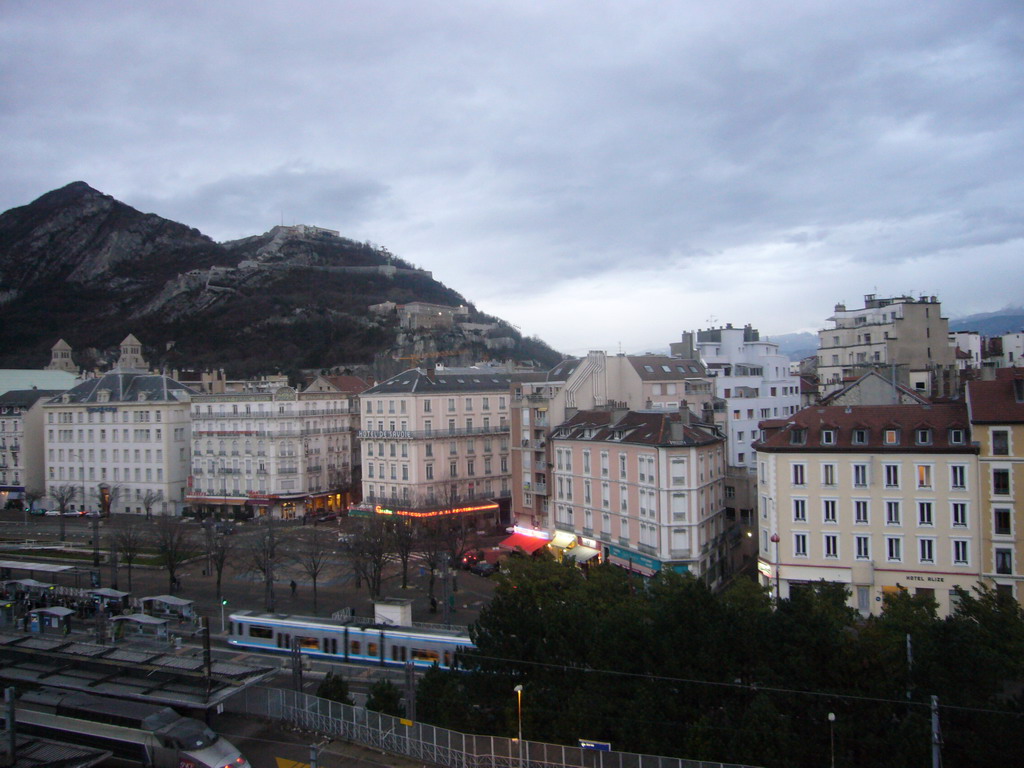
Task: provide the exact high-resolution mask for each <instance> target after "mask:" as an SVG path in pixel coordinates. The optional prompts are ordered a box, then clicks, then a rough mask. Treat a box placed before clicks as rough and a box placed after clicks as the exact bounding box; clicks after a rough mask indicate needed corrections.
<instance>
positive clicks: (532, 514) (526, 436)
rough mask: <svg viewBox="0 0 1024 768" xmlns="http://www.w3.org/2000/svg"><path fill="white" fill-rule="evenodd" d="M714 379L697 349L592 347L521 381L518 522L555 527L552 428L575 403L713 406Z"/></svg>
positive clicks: (516, 431) (515, 425) (516, 447)
mask: <svg viewBox="0 0 1024 768" xmlns="http://www.w3.org/2000/svg"><path fill="white" fill-rule="evenodd" d="M713 399H714V385H713V383H712V382H711V380H710V379H709V377H708V375H707V370H706V368H705V367H704V364H703V363H701V361H700V360H699V359H697V358H696V356H695V355H694V354H692V350H691V355H690V356H686V357H675V356H669V355H621V354H620V355H615V356H611V357H610V356H608V355H607V354H606V353H604V352H600V351H594V352H590V353H589V354H588V355H587V356H586V357H584V358H570V359H568V360H564V361H562V362H561V363H559V364H558V365H557V366H555V367H554V368H552V369H551V370H550V371H548V372H547V373H546V374H538V375H536V376H534V377H532V378H529V377H528V378H525V379H523V380H521V381H517V382H516V383H515V385H514V389H513V391H512V402H511V411H510V421H511V433H512V437H513V440H512V454H511V461H512V477H514V478H515V482H514V483H513V484H512V509H513V514H514V517H515V519H516V521H517V523H518V524H519V525H520V526H523V527H525V528H533V529H540V530H548V531H550V530H551V529H552V526H553V520H552V517H551V498H550V491H549V489H550V476H549V472H550V468H551V466H552V461H553V455H552V453H551V447H550V445H549V444H548V435H549V433H550V432H551V430H552V428H553V427H557V426H558V425H560V424H562V422H563V421H565V420H566V416H567V414H568V413H571V412H573V411H574V410H587V409H592V408H598V407H608V406H614V407H617V408H625V409H632V410H640V409H649V408H654V409H662V410H667V411H676V410H679V409H680V408H682V407H684V406H685V407H687V408H690V409H692V410H695V411H697V412H698V413H704V412H706V411H707V410H708V409H710V408H711V403H712V400H713Z"/></svg>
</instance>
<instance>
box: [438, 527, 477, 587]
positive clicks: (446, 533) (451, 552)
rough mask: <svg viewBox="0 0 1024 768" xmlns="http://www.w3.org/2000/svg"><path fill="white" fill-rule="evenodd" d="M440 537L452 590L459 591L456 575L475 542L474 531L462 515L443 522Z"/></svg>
mask: <svg viewBox="0 0 1024 768" xmlns="http://www.w3.org/2000/svg"><path fill="white" fill-rule="evenodd" d="M441 535H442V537H443V539H444V544H445V549H446V550H447V552H448V563H449V564H450V566H451V567H450V568H449V571H450V573H451V582H452V589H453V590H454V591H455V592H458V591H459V585H458V581H457V578H456V577H457V575H458V572H459V563H461V562H462V557H463V556H464V555H465V554H466V552H468V551H469V550H470V549H472V548H473V544H474V542H475V540H476V529H475V527H474V526H472V525H470V521H469V520H467V519H466V518H465V517H463V516H462V515H454V516H452V517H449V518H447V519H446V520H445V525H443V526H442V527H441Z"/></svg>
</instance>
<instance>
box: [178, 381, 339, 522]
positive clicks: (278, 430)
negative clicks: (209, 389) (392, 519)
mask: <svg viewBox="0 0 1024 768" xmlns="http://www.w3.org/2000/svg"><path fill="white" fill-rule="evenodd" d="M358 388H359V387H355V389H358ZM351 390H352V388H351V387H350V388H349V390H348V391H346V390H345V389H342V388H341V387H339V386H338V385H337V384H335V383H332V382H331V381H330V380H328V379H327V378H325V377H319V378H317V379H316V380H315V381H314V382H313V383H312V384H311V385H310V386H309V387H307V388H306V389H305V390H304V391H302V392H298V391H296V390H295V389H293V388H292V387H272V388H270V389H268V390H267V391H264V392H254V391H249V392H240V393H224V394H217V395H199V394H197V395H193V396H192V407H191V416H192V438H193V443H192V471H191V475H190V478H189V493H188V502H189V504H190V505H191V507H192V508H193V510H194V511H196V512H197V513H198V514H200V515H203V516H210V515H212V516H215V517H221V518H246V517H264V516H269V517H273V518H277V519H286V520H287V519H292V518H296V517H301V516H303V515H306V514H315V513H321V512H337V511H340V510H342V509H345V508H346V507H348V506H349V505H350V504H351V502H352V501H353V499H352V495H351V494H352V484H353V482H354V478H355V477H356V473H354V471H353V463H354V458H355V457H356V455H357V452H356V449H355V435H356V432H357V430H358V428H359V401H358V393H357V392H355V391H351Z"/></svg>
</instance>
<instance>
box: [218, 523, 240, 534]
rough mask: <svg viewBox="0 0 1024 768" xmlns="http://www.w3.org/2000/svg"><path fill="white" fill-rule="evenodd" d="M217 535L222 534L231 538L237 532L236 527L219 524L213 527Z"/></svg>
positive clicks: (229, 524)
mask: <svg viewBox="0 0 1024 768" xmlns="http://www.w3.org/2000/svg"><path fill="white" fill-rule="evenodd" d="M213 530H214V532H215V533H222V534H224V535H225V536H230V535H231V534H232V533H234V532H235V526H234V525H233V524H232V523H217V524H216V525H214V526H213Z"/></svg>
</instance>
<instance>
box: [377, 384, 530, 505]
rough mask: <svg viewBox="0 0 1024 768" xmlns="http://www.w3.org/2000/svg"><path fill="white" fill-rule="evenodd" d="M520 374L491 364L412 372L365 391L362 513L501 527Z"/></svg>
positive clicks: (506, 493)
mask: <svg viewBox="0 0 1024 768" xmlns="http://www.w3.org/2000/svg"><path fill="white" fill-rule="evenodd" d="M516 376H517V374H510V373H508V372H507V371H506V370H505V369H503V368H489V367H485V366H481V367H472V368H438V369H434V368H427V369H421V368H413V369H410V370H407V371H404V372H402V373H400V374H398V375H396V376H392V377H391V378H390V379H388V380H387V381H384V382H381V383H380V384H377V385H376V386H374V387H371V388H370V389H368V390H367V391H365V392H364V393H363V394H362V396H361V398H360V400H361V406H360V407H361V409H362V427H361V430H360V432H359V439H360V447H361V458H362V467H363V512H364V513H366V514H372V513H374V512H377V513H384V514H399V515H406V516H409V517H435V516H442V515H463V516H466V517H469V518H472V519H474V520H476V521H478V522H480V523H482V524H497V523H498V521H499V512H500V509H501V504H500V503H499V502H500V500H502V499H506V498H507V497H508V496H509V482H510V469H509V424H508V415H509V396H510V394H509V393H510V386H511V382H512V380H513V379H514V378H515V377H516ZM505 506H506V508H507V502H506V503H505Z"/></svg>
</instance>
